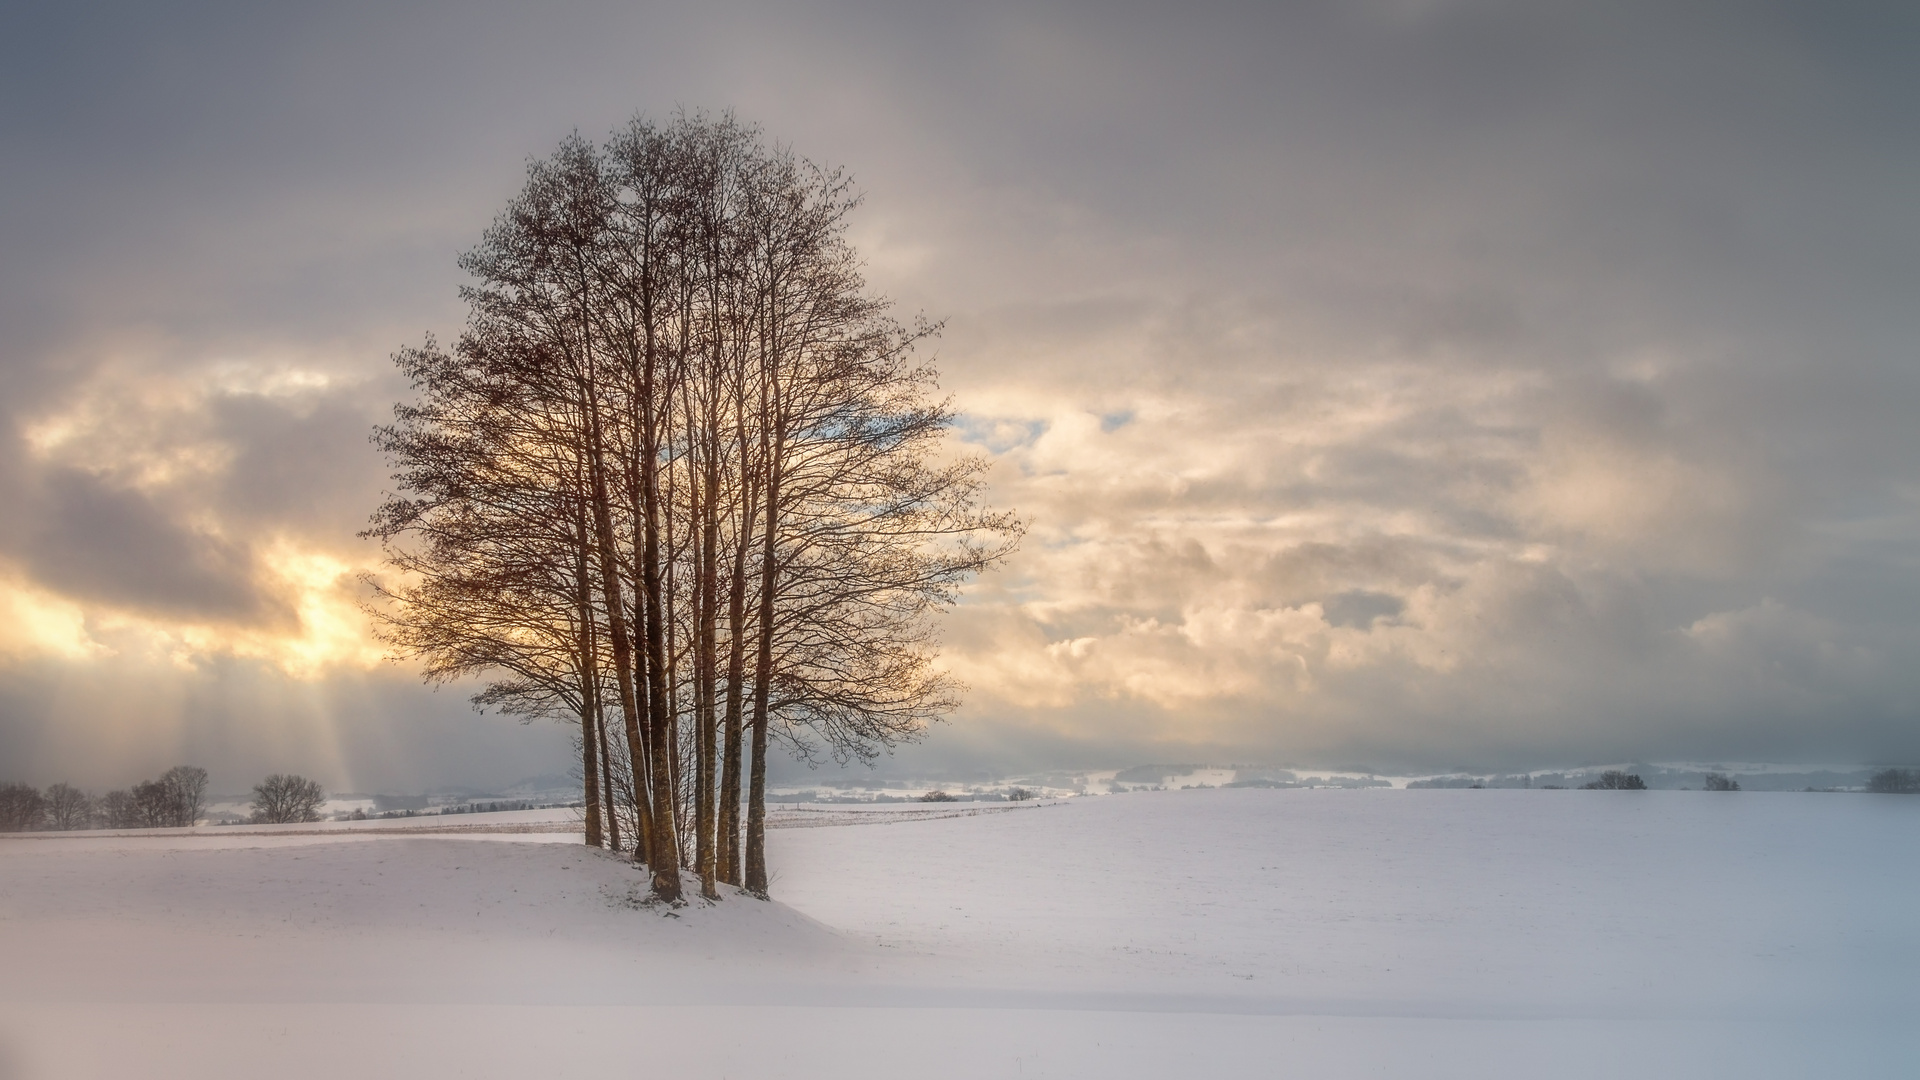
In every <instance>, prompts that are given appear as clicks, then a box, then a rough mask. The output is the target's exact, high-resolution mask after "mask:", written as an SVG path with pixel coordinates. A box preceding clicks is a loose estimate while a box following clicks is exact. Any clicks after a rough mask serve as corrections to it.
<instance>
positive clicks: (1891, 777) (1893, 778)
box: [1867, 769, 1920, 795]
mask: <svg viewBox="0 0 1920 1080" xmlns="http://www.w3.org/2000/svg"><path fill="white" fill-rule="evenodd" d="M1867 790H1868V791H1871V792H1873V793H1875V794H1877V795H1920V769H1881V770H1880V771H1879V772H1877V773H1874V774H1873V777H1872V778H1871V779H1869V780H1868V781H1867Z"/></svg>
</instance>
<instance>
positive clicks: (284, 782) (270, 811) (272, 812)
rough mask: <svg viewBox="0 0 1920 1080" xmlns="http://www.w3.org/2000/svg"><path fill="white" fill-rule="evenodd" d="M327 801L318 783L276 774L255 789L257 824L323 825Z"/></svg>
mask: <svg viewBox="0 0 1920 1080" xmlns="http://www.w3.org/2000/svg"><path fill="white" fill-rule="evenodd" d="M326 801H327V793H326V792H324V791H322V790H320V785H319V784H317V783H315V782H314V781H312V780H309V779H307V778H306V777H304V776H295V775H293V774H291V773H289V774H286V775H282V774H280V773H274V774H273V775H272V776H269V777H267V778H266V779H265V780H262V781H260V782H259V783H258V784H255V785H254V787H253V821H254V822H255V823H256V824H261V825H285V824H288V823H290V822H296V821H319V820H320V804H321V803H324V802H326Z"/></svg>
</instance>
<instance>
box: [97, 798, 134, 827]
mask: <svg viewBox="0 0 1920 1080" xmlns="http://www.w3.org/2000/svg"><path fill="white" fill-rule="evenodd" d="M94 820H96V821H98V822H99V823H100V825H101V826H102V827H104V828H108V829H137V828H139V827H140V826H141V825H142V824H143V822H142V821H141V816H140V805H139V802H138V801H137V800H135V799H134V797H133V793H132V792H131V791H109V792H107V793H106V794H105V795H102V796H101V797H100V799H99V801H98V802H97V803H96V804H95V806H94Z"/></svg>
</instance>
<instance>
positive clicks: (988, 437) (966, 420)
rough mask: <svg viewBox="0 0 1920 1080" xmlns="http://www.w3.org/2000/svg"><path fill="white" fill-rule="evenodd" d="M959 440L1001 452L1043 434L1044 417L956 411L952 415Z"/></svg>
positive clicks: (1026, 444)
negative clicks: (954, 414) (977, 414)
mask: <svg viewBox="0 0 1920 1080" xmlns="http://www.w3.org/2000/svg"><path fill="white" fill-rule="evenodd" d="M953 426H954V429H955V430H956V431H958V432H959V433H960V441H961V442H964V443H970V444H972V445H974V446H979V447H981V448H983V449H985V450H986V451H987V452H988V453H991V454H1004V453H1007V452H1008V451H1011V450H1018V449H1019V448H1021V447H1023V446H1032V445H1033V443H1034V442H1035V441H1036V440H1038V439H1039V438H1040V436H1042V435H1044V434H1046V433H1047V427H1048V424H1047V422H1046V421H1045V420H1017V419H1012V418H1009V417H1004V416H976V415H973V414H971V413H960V414H959V415H957V416H955V417H954V418H953Z"/></svg>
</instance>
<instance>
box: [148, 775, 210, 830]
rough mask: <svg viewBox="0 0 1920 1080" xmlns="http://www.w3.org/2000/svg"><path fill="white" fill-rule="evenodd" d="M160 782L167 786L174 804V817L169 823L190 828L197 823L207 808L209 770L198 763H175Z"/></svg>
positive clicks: (170, 800) (168, 793) (168, 795)
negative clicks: (201, 813)
mask: <svg viewBox="0 0 1920 1080" xmlns="http://www.w3.org/2000/svg"><path fill="white" fill-rule="evenodd" d="M160 783H161V784H162V785H164V786H165V787H166V789H167V798H168V800H169V802H170V803H171V804H172V819H171V820H170V821H168V824H169V825H174V826H177V827H179V828H188V827H190V826H192V825H194V824H195V823H197V822H198V821H199V820H200V812H201V811H202V810H204V809H205V808H206V801H207V770H205V769H202V768H200V767H199V766H197V765H175V766H174V767H173V768H171V769H168V770H167V771H166V773H165V774H163V775H162V776H161V777H160Z"/></svg>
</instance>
